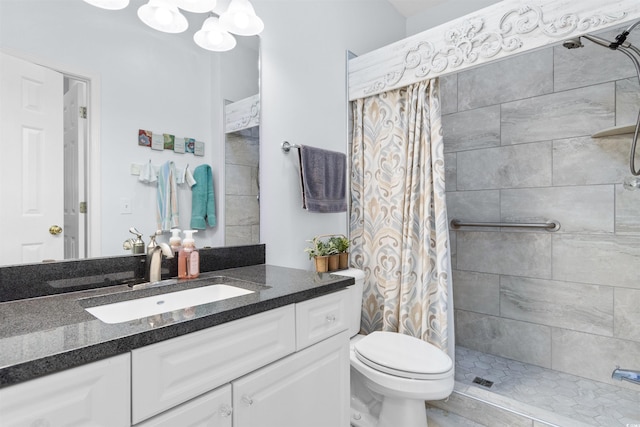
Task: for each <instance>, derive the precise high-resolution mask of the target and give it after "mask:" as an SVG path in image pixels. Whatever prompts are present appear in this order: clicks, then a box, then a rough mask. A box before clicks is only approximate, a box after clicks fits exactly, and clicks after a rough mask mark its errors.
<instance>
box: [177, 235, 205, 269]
mask: <svg viewBox="0 0 640 427" xmlns="http://www.w3.org/2000/svg"><path fill="white" fill-rule="evenodd" d="M197 232H198V231H197V230H184V240H183V241H182V248H181V249H180V252H179V253H178V278H179V279H195V278H196V277H198V276H199V275H200V254H199V253H198V250H197V249H196V245H195V241H194V240H193V233H197Z"/></svg>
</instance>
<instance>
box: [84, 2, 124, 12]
mask: <svg viewBox="0 0 640 427" xmlns="http://www.w3.org/2000/svg"><path fill="white" fill-rule="evenodd" d="M84 1H85V2H87V3H89V4H90V5H93V6H96V7H99V8H101V9H108V10H120V9H124V8H125V7H127V6H129V0H84Z"/></svg>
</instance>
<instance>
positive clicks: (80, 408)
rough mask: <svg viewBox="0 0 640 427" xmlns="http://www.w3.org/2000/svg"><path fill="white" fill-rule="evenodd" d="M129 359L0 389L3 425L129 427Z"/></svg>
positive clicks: (0, 421) (125, 356) (113, 359)
mask: <svg viewBox="0 0 640 427" xmlns="http://www.w3.org/2000/svg"><path fill="white" fill-rule="evenodd" d="M129 360H130V359H129V354H123V355H120V356H115V357H111V358H109V359H104V360H101V361H99V362H93V363H89V364H87V365H84V366H80V367H78V368H72V369H68V370H66V371H62V372H58V373H55V374H51V375H47V376H46V377H42V378H38V379H34V380H31V381H27V382H24V383H21V384H17V385H14V386H11V387H7V388H4V389H2V390H0V414H1V415H0V425H2V426H3V427H23V426H24V427H27V426H36V425H37V426H95V427H118V426H120V427H128V426H129V425H130V414H131V413H130V410H129V408H130V404H131V399H130V394H129V390H130V382H129V380H130V370H129V369H130V361H129Z"/></svg>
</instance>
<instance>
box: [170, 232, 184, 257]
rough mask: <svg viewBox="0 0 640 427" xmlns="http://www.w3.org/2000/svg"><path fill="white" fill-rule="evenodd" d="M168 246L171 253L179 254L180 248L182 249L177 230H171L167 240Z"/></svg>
mask: <svg viewBox="0 0 640 427" xmlns="http://www.w3.org/2000/svg"><path fill="white" fill-rule="evenodd" d="M169 246H171V250H172V251H173V253H179V252H180V248H181V247H182V239H181V238H180V229H179V228H172V229H171V238H170V239H169Z"/></svg>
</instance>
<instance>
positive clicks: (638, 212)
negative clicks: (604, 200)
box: [616, 184, 640, 235]
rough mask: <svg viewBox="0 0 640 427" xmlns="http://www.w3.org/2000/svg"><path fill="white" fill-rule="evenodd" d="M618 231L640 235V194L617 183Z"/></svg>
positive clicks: (618, 232)
mask: <svg viewBox="0 0 640 427" xmlns="http://www.w3.org/2000/svg"><path fill="white" fill-rule="evenodd" d="M616 233H617V234H639V235H640V194H638V191H629V190H625V189H624V187H623V186H622V185H620V184H619V185H616Z"/></svg>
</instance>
